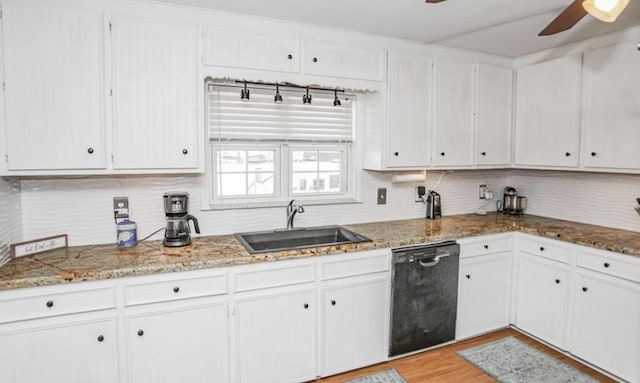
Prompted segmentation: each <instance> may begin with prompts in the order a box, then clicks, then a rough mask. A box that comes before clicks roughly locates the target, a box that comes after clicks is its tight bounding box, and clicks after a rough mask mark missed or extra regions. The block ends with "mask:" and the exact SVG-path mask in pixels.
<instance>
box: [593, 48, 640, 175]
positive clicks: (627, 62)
mask: <svg viewBox="0 0 640 383" xmlns="http://www.w3.org/2000/svg"><path fill="white" fill-rule="evenodd" d="M638 68H640V54H639V52H638V49H637V42H635V41H633V42H627V43H622V44H618V45H613V46H608V47H604V48H599V49H595V50H592V51H589V52H587V53H585V56H584V93H583V95H584V101H583V125H582V127H583V135H584V141H583V144H584V145H583V150H582V151H583V159H584V166H585V167H592V168H617V169H638V168H640V149H639V148H638V143H640V129H639V127H640V103H639V102H638V95H639V91H638V90H639V89H640V71H639V70H638Z"/></svg>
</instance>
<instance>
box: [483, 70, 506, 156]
mask: <svg viewBox="0 0 640 383" xmlns="http://www.w3.org/2000/svg"><path fill="white" fill-rule="evenodd" d="M476 76H477V97H476V100H477V101H476V151H475V159H476V164H478V165H509V164H510V163H511V116H512V114H511V109H512V108H511V106H512V102H511V99H512V88H513V71H512V70H511V69H507V68H502V67H497V66H493V65H485V64H478V65H477V66H476Z"/></svg>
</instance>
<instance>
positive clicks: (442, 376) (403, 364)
mask: <svg viewBox="0 0 640 383" xmlns="http://www.w3.org/2000/svg"><path fill="white" fill-rule="evenodd" d="M509 335H511V336H513V337H515V338H517V339H519V340H521V341H522V342H524V343H526V344H528V345H530V346H533V347H535V348H536V349H538V350H540V351H542V352H544V353H547V354H549V355H551V356H553V357H554V358H556V359H558V360H560V361H562V362H564V363H567V364H569V365H571V366H573V367H575V368H577V369H578V370H580V371H582V372H584V373H586V374H588V375H591V376H592V377H593V378H595V379H597V380H599V381H601V382H606V383H609V382H615V381H614V380H612V379H610V378H608V377H606V376H604V375H602V374H600V373H599V372H597V371H595V370H593V369H591V368H589V367H586V366H585V365H583V364H581V363H578V362H576V361H574V360H573V359H571V358H569V357H567V356H565V355H563V354H561V353H559V352H557V351H555V350H553V349H551V348H549V347H547V346H545V345H544V344H542V343H540V342H537V341H536V340H534V339H532V338H530V337H528V336H526V335H524V334H522V333H520V332H518V331H516V330H513V329H505V330H500V331H498V332H495V333H492V334H489V335H484V336H481V337H478V338H474V339H470V340H467V341H464V342H460V343H456V344H453V345H450V346H445V347H442V348H438V349H435V350H431V351H426V352H423V353H420V354H415V355H412V356H408V357H404V358H401V359H395V360H393V361H390V362H385V363H380V364H377V365H374V366H370V367H365V368H362V369H360V370H355V371H351V372H347V373H344V374H340V375H335V376H331V377H328V378H324V379H318V380H316V382H319V383H342V382H344V381H346V380H349V379H353V378H357V377H360V376H365V375H368V374H372V373H375V372H378V371H384V370H387V369H389V368H395V369H396V370H398V372H400V374H402V376H403V377H404V378H405V379H406V380H407V381H408V382H409V383H427V382H428V383H445V382H446V383H451V382H456V383H459V382H474V383H488V382H495V380H494V379H493V378H491V377H490V376H489V375H487V374H485V373H484V372H483V371H482V370H480V369H478V368H477V367H475V366H474V365H472V364H471V363H469V362H467V361H465V360H464V359H462V358H461V357H459V356H458V354H456V353H457V352H458V351H461V350H464V349H467V348H470V347H475V346H479V345H481V344H484V343H488V342H492V341H494V340H498V339H500V338H504V337H506V336H509Z"/></svg>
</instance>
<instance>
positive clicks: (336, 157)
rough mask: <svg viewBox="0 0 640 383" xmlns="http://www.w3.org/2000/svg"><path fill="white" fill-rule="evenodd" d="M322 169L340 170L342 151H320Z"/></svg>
mask: <svg viewBox="0 0 640 383" xmlns="http://www.w3.org/2000/svg"><path fill="white" fill-rule="evenodd" d="M319 159H320V170H321V171H322V170H337V171H340V166H341V165H342V152H320V154H319Z"/></svg>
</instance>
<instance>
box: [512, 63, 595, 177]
mask: <svg viewBox="0 0 640 383" xmlns="http://www.w3.org/2000/svg"><path fill="white" fill-rule="evenodd" d="M581 76H582V56H581V55H580V54H577V55H572V56H567V57H562V58H558V59H554V60H550V61H545V62H542V63H538V64H533V65H529V66H526V67H521V68H518V71H517V90H516V92H517V101H516V133H515V134H516V144H515V145H516V147H515V164H516V165H526V166H543V167H545V166H550V167H577V166H578V157H579V156H578V147H579V129H580V94H581V82H582V77H581Z"/></svg>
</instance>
